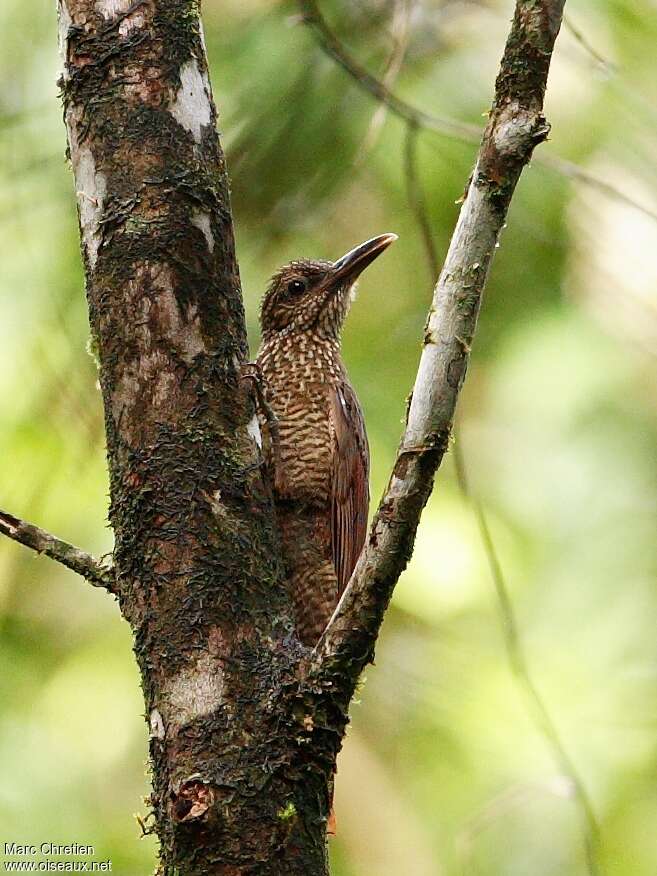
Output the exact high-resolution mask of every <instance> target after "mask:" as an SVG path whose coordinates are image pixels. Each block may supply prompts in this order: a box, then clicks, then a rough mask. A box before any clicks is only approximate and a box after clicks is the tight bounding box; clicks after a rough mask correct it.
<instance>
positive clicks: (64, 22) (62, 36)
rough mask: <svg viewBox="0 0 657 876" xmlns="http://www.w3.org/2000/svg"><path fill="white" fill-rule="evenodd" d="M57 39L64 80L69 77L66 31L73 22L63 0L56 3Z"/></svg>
mask: <svg viewBox="0 0 657 876" xmlns="http://www.w3.org/2000/svg"><path fill="white" fill-rule="evenodd" d="M57 22H58V26H57V40H58V43H59V54H60V57H61V59H62V63H63V70H62V76H63V78H64V80H67V79H68V78H69V74H68V70H67V68H66V43H67V37H68V31H69V28H70V26H71V24H72V23H73V22H72V20H71V15H70V13H69V11H68V8H67V6H66V3H64V2H63V0H59V3H58V4H57Z"/></svg>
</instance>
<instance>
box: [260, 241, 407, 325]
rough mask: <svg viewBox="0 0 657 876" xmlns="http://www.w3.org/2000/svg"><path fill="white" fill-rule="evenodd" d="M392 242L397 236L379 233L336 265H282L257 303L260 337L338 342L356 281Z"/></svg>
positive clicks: (340, 259)
mask: <svg viewBox="0 0 657 876" xmlns="http://www.w3.org/2000/svg"><path fill="white" fill-rule="evenodd" d="M395 240H397V235H396V234H381V235H379V236H378V237H373V238H372V239H371V240H367V241H365V243H361V244H360V246H357V247H355V248H354V249H352V250H350V251H349V252H348V253H346V254H345V255H343V256H342V258H339V259H338V260H337V261H336V262H327V261H310V260H309V259H301V260H300V261H296V262H290V264H288V265H285V266H284V267H282V268H281V269H280V270H279V271H278V272H277V273H276V274H274V276H273V277H272V280H271V283H270V284H269V288H268V290H267V292H266V294H265V297H264V298H263V301H262V308H261V311H260V321H261V325H262V333H263V336H265V337H272V336H274V335H276V334H277V333H281V332H285V333H286V334H288V333H291V332H297V331H298V332H312V333H313V334H316V335H318V336H319V337H322V338H326V339H327V340H330V339H334V338H337V337H338V336H339V334H340V329H341V328H342V323H343V322H344V318H345V316H346V315H347V311H348V309H349V304H350V301H351V290H352V289H353V287H354V286H355V284H356V281H357V280H358V277H359V276H360V274H361V273H362V272H363V271H364V270H365V268H366V267H367V266H368V265H369V264H371V263H372V262H373V261H374V259H375V258H377V256H379V255H381V253H382V252H383V251H384V250H385V249H387V248H388V247H389V246H390V244H391V243H392V242H393V241H395Z"/></svg>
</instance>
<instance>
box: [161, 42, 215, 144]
mask: <svg viewBox="0 0 657 876" xmlns="http://www.w3.org/2000/svg"><path fill="white" fill-rule="evenodd" d="M170 112H171V115H172V116H173V117H174V119H175V120H176V121H177V122H178V124H179V125H182V127H183V128H185V130H186V131H189V132H190V133H191V134H192V136H193V137H194V139H195V140H196V142H197V143H200V142H201V131H202V129H203V127H204V126H205V125H209V124H210V121H211V119H212V111H211V106H210V83H209V82H208V78H207V76H206V75H205V74H204V73H201V70H200V68H199V65H198V61H197V60H196V58H192V59H191V60H189V61H187V62H186V63H185V64H183V66H182V67H181V68H180V88H179V89H178V92H177V94H176V97H175V100H174V101H173V103H172V104H171V108H170Z"/></svg>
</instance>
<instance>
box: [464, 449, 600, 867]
mask: <svg viewBox="0 0 657 876" xmlns="http://www.w3.org/2000/svg"><path fill="white" fill-rule="evenodd" d="M454 464H455V468H456V477H457V480H458V483H459V487H460V488H461V491H462V493H463V495H464V497H465V498H466V499H467V501H468V502H469V503H470V505H471V506H472V510H473V512H474V515H475V519H476V521H477V528H478V530H479V535H480V537H481V541H482V544H483V547H484V553H485V554H486V559H487V561H488V565H489V568H490V573H491V577H492V579H493V584H494V586H495V594H496V596H497V605H498V607H499V611H500V620H501V622H502V632H503V639H504V646H505V648H506V653H507V657H508V659H509V666H510V668H511V672H512V674H513V677H514V678H515V680H516V683H517V684H518V686H519V688H520V689H521V691H522V693H523V695H524V697H525V699H526V701H527V705H528V708H529V711H530V714H531V717H532V720H533V722H534V725H535V726H536V728H537V729H538V731H539V733H540V734H541V735H542V736H543V738H544V739H545V740H546V742H547V743H548V745H549V746H550V748H551V750H552V756H553V758H554V760H555V762H556V764H557V767H558V769H559V770H560V772H561V773H562V775H564V776H565V777H566V778H567V779H568V781H569V782H570V786H571V788H572V792H573V797H574V799H575V802H576V804H577V807H578V809H579V813H580V819H581V822H582V829H583V832H584V846H585V849H586V859H587V865H588V872H589V874H590V876H596V874H597V873H598V872H599V871H598V867H597V863H596V850H597V848H598V845H599V842H600V828H599V826H598V822H597V819H596V817H595V813H594V811H593V805H592V803H591V800H590V798H589V795H588V792H587V790H586V788H585V786H584V782H583V781H582V779H581V777H580V775H579V773H578V771H577V768H576V766H575V764H574V762H573V761H572V760H571V758H570V755H569V754H568V752H567V751H566V748H565V746H564V744H563V742H562V740H561V736H560V735H559V731H558V730H557V728H556V725H555V724H554V721H553V720H552V718H551V716H550V713H549V711H548V708H547V706H546V705H545V702H544V701H543V698H542V697H541V695H540V693H539V692H538V689H537V687H536V685H535V684H534V681H533V679H532V677H531V673H530V670H529V663H528V661H527V656H526V654H525V652H524V649H523V646H522V641H521V638H520V633H519V630H518V621H517V619H516V615H515V611H514V609H513V603H512V602H511V597H510V595H509V590H508V587H507V586H506V580H505V578H504V572H503V571H502V566H501V564H500V561H499V557H498V555H497V551H496V549H495V544H494V542H493V538H492V536H491V532H490V528H489V526H488V520H487V519H486V515H485V512H484V509H483V506H482V504H481V502H480V501H479V500H478V499H477V498H476V497H475V496H474V495H473V494H472V493H471V491H470V487H469V484H468V478H467V473H466V469H465V464H464V461H463V454H462V452H461V446H460V444H459V442H458V441H456V442H455V443H454Z"/></svg>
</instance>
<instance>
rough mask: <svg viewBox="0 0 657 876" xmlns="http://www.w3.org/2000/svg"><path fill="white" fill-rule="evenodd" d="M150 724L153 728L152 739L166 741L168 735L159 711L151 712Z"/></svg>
mask: <svg viewBox="0 0 657 876" xmlns="http://www.w3.org/2000/svg"><path fill="white" fill-rule="evenodd" d="M149 724H150V728H151V734H150V735H151V739H164V737H165V735H166V734H165V730H164V721H163V720H162V715H161V714H160V713H159V711H158V710H157V709H153V711H152V712H151V716H150V720H149Z"/></svg>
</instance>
